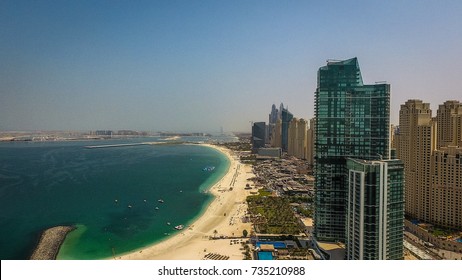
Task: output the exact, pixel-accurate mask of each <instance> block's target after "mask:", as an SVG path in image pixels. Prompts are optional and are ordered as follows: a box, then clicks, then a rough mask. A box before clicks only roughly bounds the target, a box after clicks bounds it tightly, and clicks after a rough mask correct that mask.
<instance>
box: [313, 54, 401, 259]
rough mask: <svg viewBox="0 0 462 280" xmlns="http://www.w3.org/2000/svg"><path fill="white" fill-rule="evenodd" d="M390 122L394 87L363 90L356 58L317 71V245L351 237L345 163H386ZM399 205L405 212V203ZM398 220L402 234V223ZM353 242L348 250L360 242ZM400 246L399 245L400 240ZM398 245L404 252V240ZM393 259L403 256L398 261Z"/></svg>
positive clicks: (330, 64) (381, 186)
mask: <svg viewBox="0 0 462 280" xmlns="http://www.w3.org/2000/svg"><path fill="white" fill-rule="evenodd" d="M389 117H390V85H389V84H375V85H364V84H363V81H362V77H361V72H360V68H359V65H358V61H357V59H356V58H353V59H349V60H345V61H328V63H327V65H326V66H324V67H321V68H320V69H319V71H318V87H317V89H316V92H315V125H314V128H315V132H314V138H315V139H316V140H315V147H314V153H315V172H314V173H315V180H316V183H315V186H316V191H315V215H314V223H315V230H314V234H315V238H316V239H317V240H321V241H341V242H345V240H346V234H347V233H349V232H350V231H351V228H347V227H346V226H347V220H346V217H347V214H348V208H347V203H346V202H347V199H348V196H347V194H348V186H349V185H348V182H349V181H348V175H349V172H348V168H347V159H348V158H355V159H357V160H359V159H361V160H368V161H371V160H373V161H382V160H388V159H389V158H390V138H389V137H390V124H389ZM374 174H375V173H374ZM371 184H372V183H371ZM383 187H384V185H383V184H381V185H378V186H375V187H374V188H376V189H379V190H380V191H381V192H382V193H383V192H386V193H387V194H389V190H390V189H381V188H383ZM399 203H401V207H402V206H403V203H404V202H403V201H401V202H399ZM361 207H366V206H365V205H363V206H361ZM398 216H399V215H398ZM398 216H397V219H398V220H400V223H401V224H400V225H401V229H402V228H403V224H404V217H403V216H401V217H398ZM383 222H384V221H383V220H382V222H380V221H377V225H379V224H381V226H386V224H383ZM366 233H368V232H363V234H366ZM371 234H373V233H372V231H371ZM374 234H375V233H374ZM357 236H360V235H357ZM357 236H356V235H355V236H354V238H356V237H357ZM401 236H402V235H401ZM351 238H352V237H351V236H350V237H349V239H348V241H349V243H348V244H357V242H359V241H357V240H351ZM363 238H366V236H363ZM367 238H369V237H367ZM370 238H372V239H373V238H374V237H372V236H371V237H370ZM396 242H398V243H399V240H398V241H396ZM348 244H346V245H347V246H348ZM400 244H401V246H402V237H401V243H400ZM350 249H351V248H347V250H350ZM368 252H369V251H368ZM401 252H402V249H401ZM376 253H377V252H376ZM368 254H372V253H370V252H369V253H368ZM377 254H378V253H377ZM351 256H353V255H351ZM393 258H402V256H397V255H394V256H393Z"/></svg>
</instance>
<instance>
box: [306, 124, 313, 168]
mask: <svg viewBox="0 0 462 280" xmlns="http://www.w3.org/2000/svg"><path fill="white" fill-rule="evenodd" d="M314 131H315V118H311V119H310V127H309V128H308V131H307V136H306V137H307V140H306V141H307V145H306V159H307V160H308V164H309V165H313V164H314V142H315V137H314V136H315V134H314Z"/></svg>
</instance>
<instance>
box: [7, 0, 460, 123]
mask: <svg viewBox="0 0 462 280" xmlns="http://www.w3.org/2000/svg"><path fill="white" fill-rule="evenodd" d="M461 11H462V2H461V1H449V0H448V1H425V0H424V1H321V2H319V1H205V0H204V1H58V0H55V1H47V0H42V1H22V0H16V1H10V0H4V1H1V2H0V130H96V129H112V130H119V129H133V130H147V131H160V130H168V131H184V132H192V131H207V132H219V131H220V129H221V127H223V130H224V131H225V132H226V131H249V132H250V130H251V123H250V122H251V121H254V122H258V121H265V122H267V121H268V114H269V113H270V111H271V105H272V104H276V105H277V106H279V104H280V103H281V102H283V103H284V105H285V106H288V108H289V111H290V112H291V113H293V114H294V116H295V117H297V118H305V119H309V118H312V117H313V116H314V92H315V90H316V77H317V70H318V69H319V67H321V66H323V65H325V62H326V60H327V59H342V60H343V59H349V58H352V57H357V58H358V60H359V64H360V67H361V72H362V74H363V80H364V83H365V84H374V83H375V82H378V81H386V82H387V83H389V84H391V122H392V123H394V124H398V112H399V107H400V105H401V104H404V103H405V102H406V100H408V99H421V100H423V101H424V102H427V103H430V104H431V108H432V110H433V111H434V112H433V115H436V109H437V107H438V105H440V104H443V102H444V101H446V100H462V90H461V89H460V88H459V87H458V84H459V80H460V77H462V63H460V61H459V60H460V57H461V54H462V29H461V28H460V27H461V26H462V18H461V17H460V13H461Z"/></svg>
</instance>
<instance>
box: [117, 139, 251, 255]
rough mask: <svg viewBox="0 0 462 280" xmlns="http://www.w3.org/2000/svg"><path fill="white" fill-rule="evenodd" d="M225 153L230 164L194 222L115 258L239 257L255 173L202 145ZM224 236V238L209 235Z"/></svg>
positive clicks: (230, 157)
mask: <svg viewBox="0 0 462 280" xmlns="http://www.w3.org/2000/svg"><path fill="white" fill-rule="evenodd" d="M204 145H205V146H208V147H211V148H214V149H217V150H219V151H221V152H222V153H224V154H225V155H226V156H227V157H228V159H229V161H230V166H229V169H228V172H227V173H226V174H225V176H224V177H223V178H222V179H221V180H220V181H218V182H217V183H216V184H215V185H214V186H212V187H211V189H210V192H211V193H212V194H213V195H214V196H215V199H214V200H213V201H212V203H211V204H210V205H209V207H208V208H207V209H206V211H205V212H204V214H203V215H202V216H200V217H199V218H198V219H197V220H196V221H195V222H194V223H193V224H191V225H187V227H185V229H183V230H181V231H179V232H178V234H177V235H175V236H172V237H171V238H169V239H167V240H165V241H162V242H160V243H158V244H155V245H152V246H148V247H145V248H140V249H139V250H138V251H136V252H131V253H128V254H123V255H120V256H116V257H115V259H123V260H124V259H125V260H127V259H130V260H134V259H139V260H202V259H216V258H221V259H230V260H242V259H243V254H242V252H243V251H242V250H241V248H242V245H241V244H240V241H241V238H240V237H241V236H242V231H243V230H244V229H246V230H247V231H248V232H249V234H250V228H251V226H250V223H242V220H241V217H242V216H244V215H245V213H246V211H247V204H246V203H245V199H246V197H247V196H248V195H249V194H250V191H249V190H245V189H244V188H245V186H246V184H247V183H249V184H251V185H252V182H251V181H248V180H247V179H248V178H251V177H253V176H254V174H253V172H252V167H251V166H248V165H244V164H241V163H240V162H239V160H238V159H236V158H235V157H233V155H232V154H231V151H229V150H228V149H226V148H223V147H219V146H214V145H208V144H204ZM220 236H227V237H228V238H223V239H210V237H220Z"/></svg>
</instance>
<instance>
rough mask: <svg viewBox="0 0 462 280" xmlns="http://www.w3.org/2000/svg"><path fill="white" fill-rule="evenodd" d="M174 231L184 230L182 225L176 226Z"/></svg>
mask: <svg viewBox="0 0 462 280" xmlns="http://www.w3.org/2000/svg"><path fill="white" fill-rule="evenodd" d="M175 229H176V230H182V229H184V225H177V226H176V227H175Z"/></svg>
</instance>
